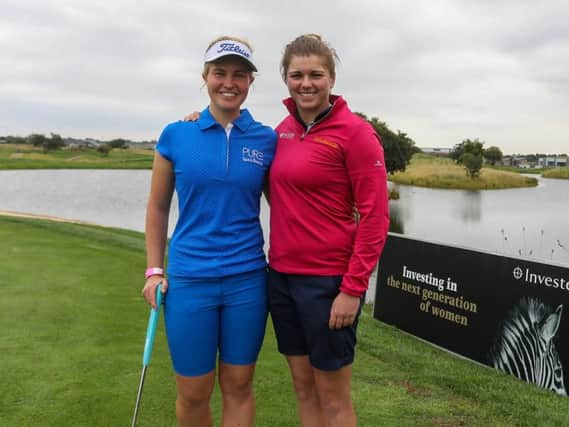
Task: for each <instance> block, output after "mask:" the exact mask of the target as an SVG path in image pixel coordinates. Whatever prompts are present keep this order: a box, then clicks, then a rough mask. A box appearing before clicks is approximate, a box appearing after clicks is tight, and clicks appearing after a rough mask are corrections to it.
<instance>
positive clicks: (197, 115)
mask: <svg viewBox="0 0 569 427" xmlns="http://www.w3.org/2000/svg"><path fill="white" fill-rule="evenodd" d="M199 119H200V112H199V111H194V112H193V113H191V114H188V115H187V116H185V117H184V121H185V122H197V121H198V120H199Z"/></svg>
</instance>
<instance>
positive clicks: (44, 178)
mask: <svg viewBox="0 0 569 427" xmlns="http://www.w3.org/2000/svg"><path fill="white" fill-rule="evenodd" d="M392 185H393V186H395V187H396V188H397V189H398V191H399V195H400V198H399V200H393V201H391V202H390V213H391V227H390V229H391V231H393V232H396V233H402V234H405V235H408V236H410V237H416V238H419V239H425V240H430V241H434V242H440V243H450V244H454V245H458V246H463V247H469V248H474V249H482V250H486V251H491V252H495V253H501V254H505V255H510V256H520V255H521V256H526V257H529V258H532V259H541V260H548V261H554V262H557V263H563V264H565V265H569V227H568V226H567V217H568V213H569V181H567V180H556V179H540V180H539V185H538V186H537V187H533V188H521V189H512V190H492V191H490V190H488V191H461V190H438V189H429V188H420V187H410V186H402V185H401V186H397V185H394V184H392ZM149 186H150V171H148V170H142V171H134V170H133V171H121V170H27V171H0V210H9V211H16V212H26V213H33V214H39V215H51V216H59V217H64V218H69V219H77V220H82V221H87V222H93V223H97V224H101V225H107V226H113V227H121V228H128V229H132V230H138V231H143V229H144V214H145V208H146V201H147V198H148V191H149ZM173 205H174V208H173V209H172V215H171V217H170V233H171V232H172V229H173V224H174V223H175V221H176V218H177V210H176V207H175V205H176V202H175V201H174V203H173ZM268 218H269V209H268V207H267V205H266V203H265V202H264V200H263V202H262V204H261V222H262V224H263V230H264V233H265V241H267V233H268V228H269V224H268V222H269V221H268Z"/></svg>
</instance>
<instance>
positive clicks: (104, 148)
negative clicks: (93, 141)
mask: <svg viewBox="0 0 569 427" xmlns="http://www.w3.org/2000/svg"><path fill="white" fill-rule="evenodd" d="M112 149H113V146H112V145H111V143H110V142H105V143H103V144H100V145H99V146H98V147H97V152H98V153H101V155H102V156H103V157H107V156H108V155H109V153H110V152H111V150H112Z"/></svg>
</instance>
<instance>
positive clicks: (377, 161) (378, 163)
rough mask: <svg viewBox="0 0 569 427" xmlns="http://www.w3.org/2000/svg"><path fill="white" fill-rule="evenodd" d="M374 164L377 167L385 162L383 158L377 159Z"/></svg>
mask: <svg viewBox="0 0 569 427" xmlns="http://www.w3.org/2000/svg"><path fill="white" fill-rule="evenodd" d="M373 165H374V166H375V167H376V168H380V167H382V166H383V163H381V160H376V161H375V163H374V164H373Z"/></svg>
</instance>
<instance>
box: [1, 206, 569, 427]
mask: <svg viewBox="0 0 569 427" xmlns="http://www.w3.org/2000/svg"><path fill="white" fill-rule="evenodd" d="M0 265H1V266H2V274H1V275H0V290H1V292H2V299H1V301H2V310H1V311H0V325H2V333H1V334H0V378H1V381H0V425H1V426H54V427H55V426H58V427H60V426H74V427H76V426H127V425H130V418H131V416H132V410H133V405H134V400H135V397H136V391H137V387H138V382H139V378H140V371H141V357H142V348H143V344H144V336H145V332H146V324H147V321H148V307H147V306H146V304H145V303H144V302H143V300H142V298H141V297H140V289H141V286H142V284H143V280H142V279H141V272H142V271H144V267H145V261H144V241H143V236H142V235H141V234H140V233H135V232H129V231H124V230H116V229H105V228H99V227H91V226H85V225H76V224H63V223H55V222H51V221H42V220H35V219H22V218H9V217H0ZM161 323H162V321H161ZM255 388H256V392H257V406H258V410H257V425H258V426H263V427H264V426H269V427H273V426H282V427H286V426H298V425H299V424H298V420H297V415H296V409H295V402H294V397H293V392H292V386H291V382H290V378H289V374H288V371H287V367H286V364H285V362H284V360H283V358H282V357H281V356H280V355H279V354H277V351H276V345H275V339H274V336H273V332H272V328H271V327H270V325H269V327H268V329H267V336H266V339H265V343H264V346H263V350H262V353H261V356H260V359H259V363H258V368H257V375H256V380H255ZM353 389H354V393H353V394H354V401H355V405H356V409H357V412H358V414H359V418H360V419H359V425H360V426H363V427H366V426H373V427H375V426H489V425H490V426H534V425H551V426H561V425H569V411H567V405H568V404H569V400H567V398H563V397H559V396H557V395H555V394H553V393H551V392H547V391H544V390H540V389H538V388H536V387H534V386H531V385H528V384H525V383H522V382H521V381H518V380H516V379H514V378H512V377H508V376H505V375H502V374H498V373H496V372H495V371H494V370H492V369H489V368H486V367H483V366H479V365H477V364H474V363H472V362H469V361H466V360H463V359H461V358H457V357H455V356H452V355H449V354H447V353H445V352H443V351H440V350H438V349H436V348H434V347H432V346H430V345H428V344H425V343H423V342H421V341H419V340H417V339H415V338H413V337H411V336H409V335H407V334H404V333H402V332H400V331H398V330H396V329H395V328H393V327H390V326H387V325H385V324H382V323H380V322H378V321H376V320H374V319H373V318H372V317H371V316H370V308H369V307H367V308H366V310H365V312H364V314H363V315H362V320H361V326H360V328H359V343H358V349H357V359H356V363H355V365H354V379H353ZM174 399H175V385H174V377H173V374H172V371H171V367H170V361H169V357H168V352H167V347H166V342H165V338H164V332H163V329H162V325H160V329H159V332H158V334H157V337H156V342H155V348H154V354H153V358H152V362H151V364H150V367H149V370H148V373H147V378H146V383H145V388H144V393H143V397H142V405H141V409H140V414H139V425H140V426H141V427H144V426H153V427H160V426H174V425H175V416H174ZM212 408H213V411H214V414H215V416H216V419H217V420H219V412H220V396H219V392H218V391H217V390H216V392H215V395H214V398H213V402H212Z"/></svg>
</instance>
